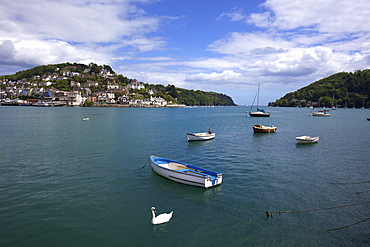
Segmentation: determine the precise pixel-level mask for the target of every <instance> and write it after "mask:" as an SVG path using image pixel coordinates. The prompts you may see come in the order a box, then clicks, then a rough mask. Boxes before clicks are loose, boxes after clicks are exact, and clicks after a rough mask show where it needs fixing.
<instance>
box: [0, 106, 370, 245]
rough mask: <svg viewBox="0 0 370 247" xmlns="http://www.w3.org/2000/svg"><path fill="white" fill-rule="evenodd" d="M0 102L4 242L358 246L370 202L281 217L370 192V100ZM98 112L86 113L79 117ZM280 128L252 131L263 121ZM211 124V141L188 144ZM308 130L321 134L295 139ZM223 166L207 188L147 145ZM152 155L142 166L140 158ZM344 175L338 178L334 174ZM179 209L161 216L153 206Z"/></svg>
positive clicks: (363, 240)
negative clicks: (215, 104) (344, 103)
mask: <svg viewBox="0 0 370 247" xmlns="http://www.w3.org/2000/svg"><path fill="white" fill-rule="evenodd" d="M246 110H248V109H246V108H245V107H223V108H207V109H203V108H199V109H166V108H164V109H163V108H160V109H131V108H130V109H123V108H103V109H102V108H33V107H0V114H1V119H0V124H1V127H2V129H3V130H2V134H1V136H2V141H1V143H0V145H1V146H0V147H1V151H0V173H1V176H0V201H1V204H0V222H2V223H1V227H0V245H1V246H71V245H72V246H73V245H74V246H82V245H83V246H118V245H121V246H122V245H124V246H149V245H150V246H163V245H164V246H210V245H212V246H297V245H300V246H336V245H338V246H348V245H349V246H361V245H366V244H369V235H368V232H369V230H370V228H369V222H363V223H361V224H358V225H356V226H353V227H350V228H346V229H343V230H339V231H334V232H330V233H328V232H326V231H323V229H328V228H335V227H339V226H343V225H348V224H351V223H354V222H357V221H360V220H362V219H364V218H366V217H369V215H366V214H367V212H369V205H367V204H362V205H357V206H355V207H345V208H340V209H333V210H326V211H316V212H305V213H291V214H281V215H274V216H273V217H272V218H267V217H266V215H265V214H264V213H257V212H252V211H250V209H260V210H302V209H312V208H323V207H330V206H338V205H344V204H350V203H355V202H361V201H367V200H368V198H369V193H360V194H356V192H358V191H364V190H368V189H369V184H367V183H363V184H347V185H344V184H338V183H339V182H348V183H350V182H358V181H368V180H369V179H368V178H369V175H370V174H369V169H368V160H369V158H370V154H369V152H368V147H369V141H368V140H369V137H370V136H369V135H370V131H369V128H370V121H367V120H366V117H369V115H370V114H369V110H358V109H356V110H354V109H347V110H344V109H338V110H336V111H333V112H332V116H331V117H329V118H315V117H309V116H308V114H309V109H296V108H272V109H270V110H271V112H272V116H271V117H270V118H262V119H261V118H250V117H246V115H247V114H246V113H245V111H246ZM84 117H89V118H90V120H89V121H82V118H84ZM257 123H259V124H264V125H272V124H273V125H275V126H277V127H278V130H277V132H276V133H270V134H253V131H252V126H253V125H254V124H257ZM208 128H212V129H213V130H214V132H216V138H215V139H214V140H210V141H206V142H187V140H186V133H187V132H201V131H206V130H207V129H208ZM299 135H312V136H314V135H319V136H320V141H319V143H317V144H313V145H303V146H302V145H296V143H295V137H296V136H299ZM152 154H154V155H157V156H162V157H166V158H170V159H175V160H179V161H183V162H186V163H191V164H194V165H198V166H202V167H204V168H208V169H211V170H215V171H219V172H222V173H223V175H224V180H223V184H222V185H221V186H218V187H215V188H212V189H208V190H204V189H201V188H195V187H191V186H185V185H182V184H178V183H175V182H172V181H169V180H166V179H164V178H162V177H159V176H158V175H157V174H155V173H154V172H153V171H151V170H150V169H149V165H148V163H147V162H148V158H149V156H150V155H152ZM144 165H145V167H144V168H142V167H143V166H144ZM336 183H337V184H336ZM151 206H156V208H157V211H158V212H167V211H171V210H173V211H174V216H173V221H174V222H170V223H167V224H163V225H159V226H152V225H151V224H150V218H151V212H150V207H151Z"/></svg>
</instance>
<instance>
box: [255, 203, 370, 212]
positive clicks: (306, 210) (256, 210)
mask: <svg viewBox="0 0 370 247" xmlns="http://www.w3.org/2000/svg"><path fill="white" fill-rule="evenodd" d="M368 202H370V201H364V202H356V203H351V204H346V205H339V206H334V207H327V208H315V209H303V210H289V211H268V210H258V209H251V211H254V212H265V213H267V214H271V213H279V214H280V213H299V212H309V211H319V210H326V209H333V208H343V207H348V206H354V205H359V204H364V203H368Z"/></svg>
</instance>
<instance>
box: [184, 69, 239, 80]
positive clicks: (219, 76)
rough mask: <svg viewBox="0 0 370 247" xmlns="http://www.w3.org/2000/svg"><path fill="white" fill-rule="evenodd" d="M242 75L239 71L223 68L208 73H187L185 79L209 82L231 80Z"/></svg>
mask: <svg viewBox="0 0 370 247" xmlns="http://www.w3.org/2000/svg"><path fill="white" fill-rule="evenodd" d="M241 77H242V74H241V73H235V72H234V71H232V70H224V71H222V72H221V73H216V72H212V73H210V74H206V73H198V74H193V75H189V76H187V77H186V78H185V81H211V82H217V81H221V82H231V81H234V80H238V79H239V78H241Z"/></svg>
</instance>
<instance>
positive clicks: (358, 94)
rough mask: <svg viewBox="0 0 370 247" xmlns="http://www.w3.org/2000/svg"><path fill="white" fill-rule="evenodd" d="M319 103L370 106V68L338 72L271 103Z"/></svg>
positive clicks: (272, 104) (301, 104)
mask: <svg viewBox="0 0 370 247" xmlns="http://www.w3.org/2000/svg"><path fill="white" fill-rule="evenodd" d="M333 98H334V100H333ZM319 104H320V106H322V107H323V106H327V107H329V106H332V105H335V106H337V107H357V108H359V107H366V108H368V107H370V70H369V69H367V70H362V71H360V70H359V71H356V72H353V73H352V72H341V73H337V74H334V75H331V76H329V77H326V78H323V79H321V80H319V81H316V82H314V83H311V84H310V85H308V86H306V87H303V88H301V89H299V90H297V91H295V92H291V93H287V94H286V95H285V96H283V97H282V98H280V99H278V100H276V101H275V102H270V103H269V105H270V106H288V107H289V106H290V107H295V106H301V107H306V106H310V105H313V106H317V105H319Z"/></svg>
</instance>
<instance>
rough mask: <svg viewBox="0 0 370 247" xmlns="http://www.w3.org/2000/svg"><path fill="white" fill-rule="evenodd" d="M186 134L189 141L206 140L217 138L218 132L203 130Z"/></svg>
mask: <svg viewBox="0 0 370 247" xmlns="http://www.w3.org/2000/svg"><path fill="white" fill-rule="evenodd" d="M186 135H187V136H188V141H206V140H211V139H213V138H215V136H216V133H208V132H202V133H187V134H186Z"/></svg>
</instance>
